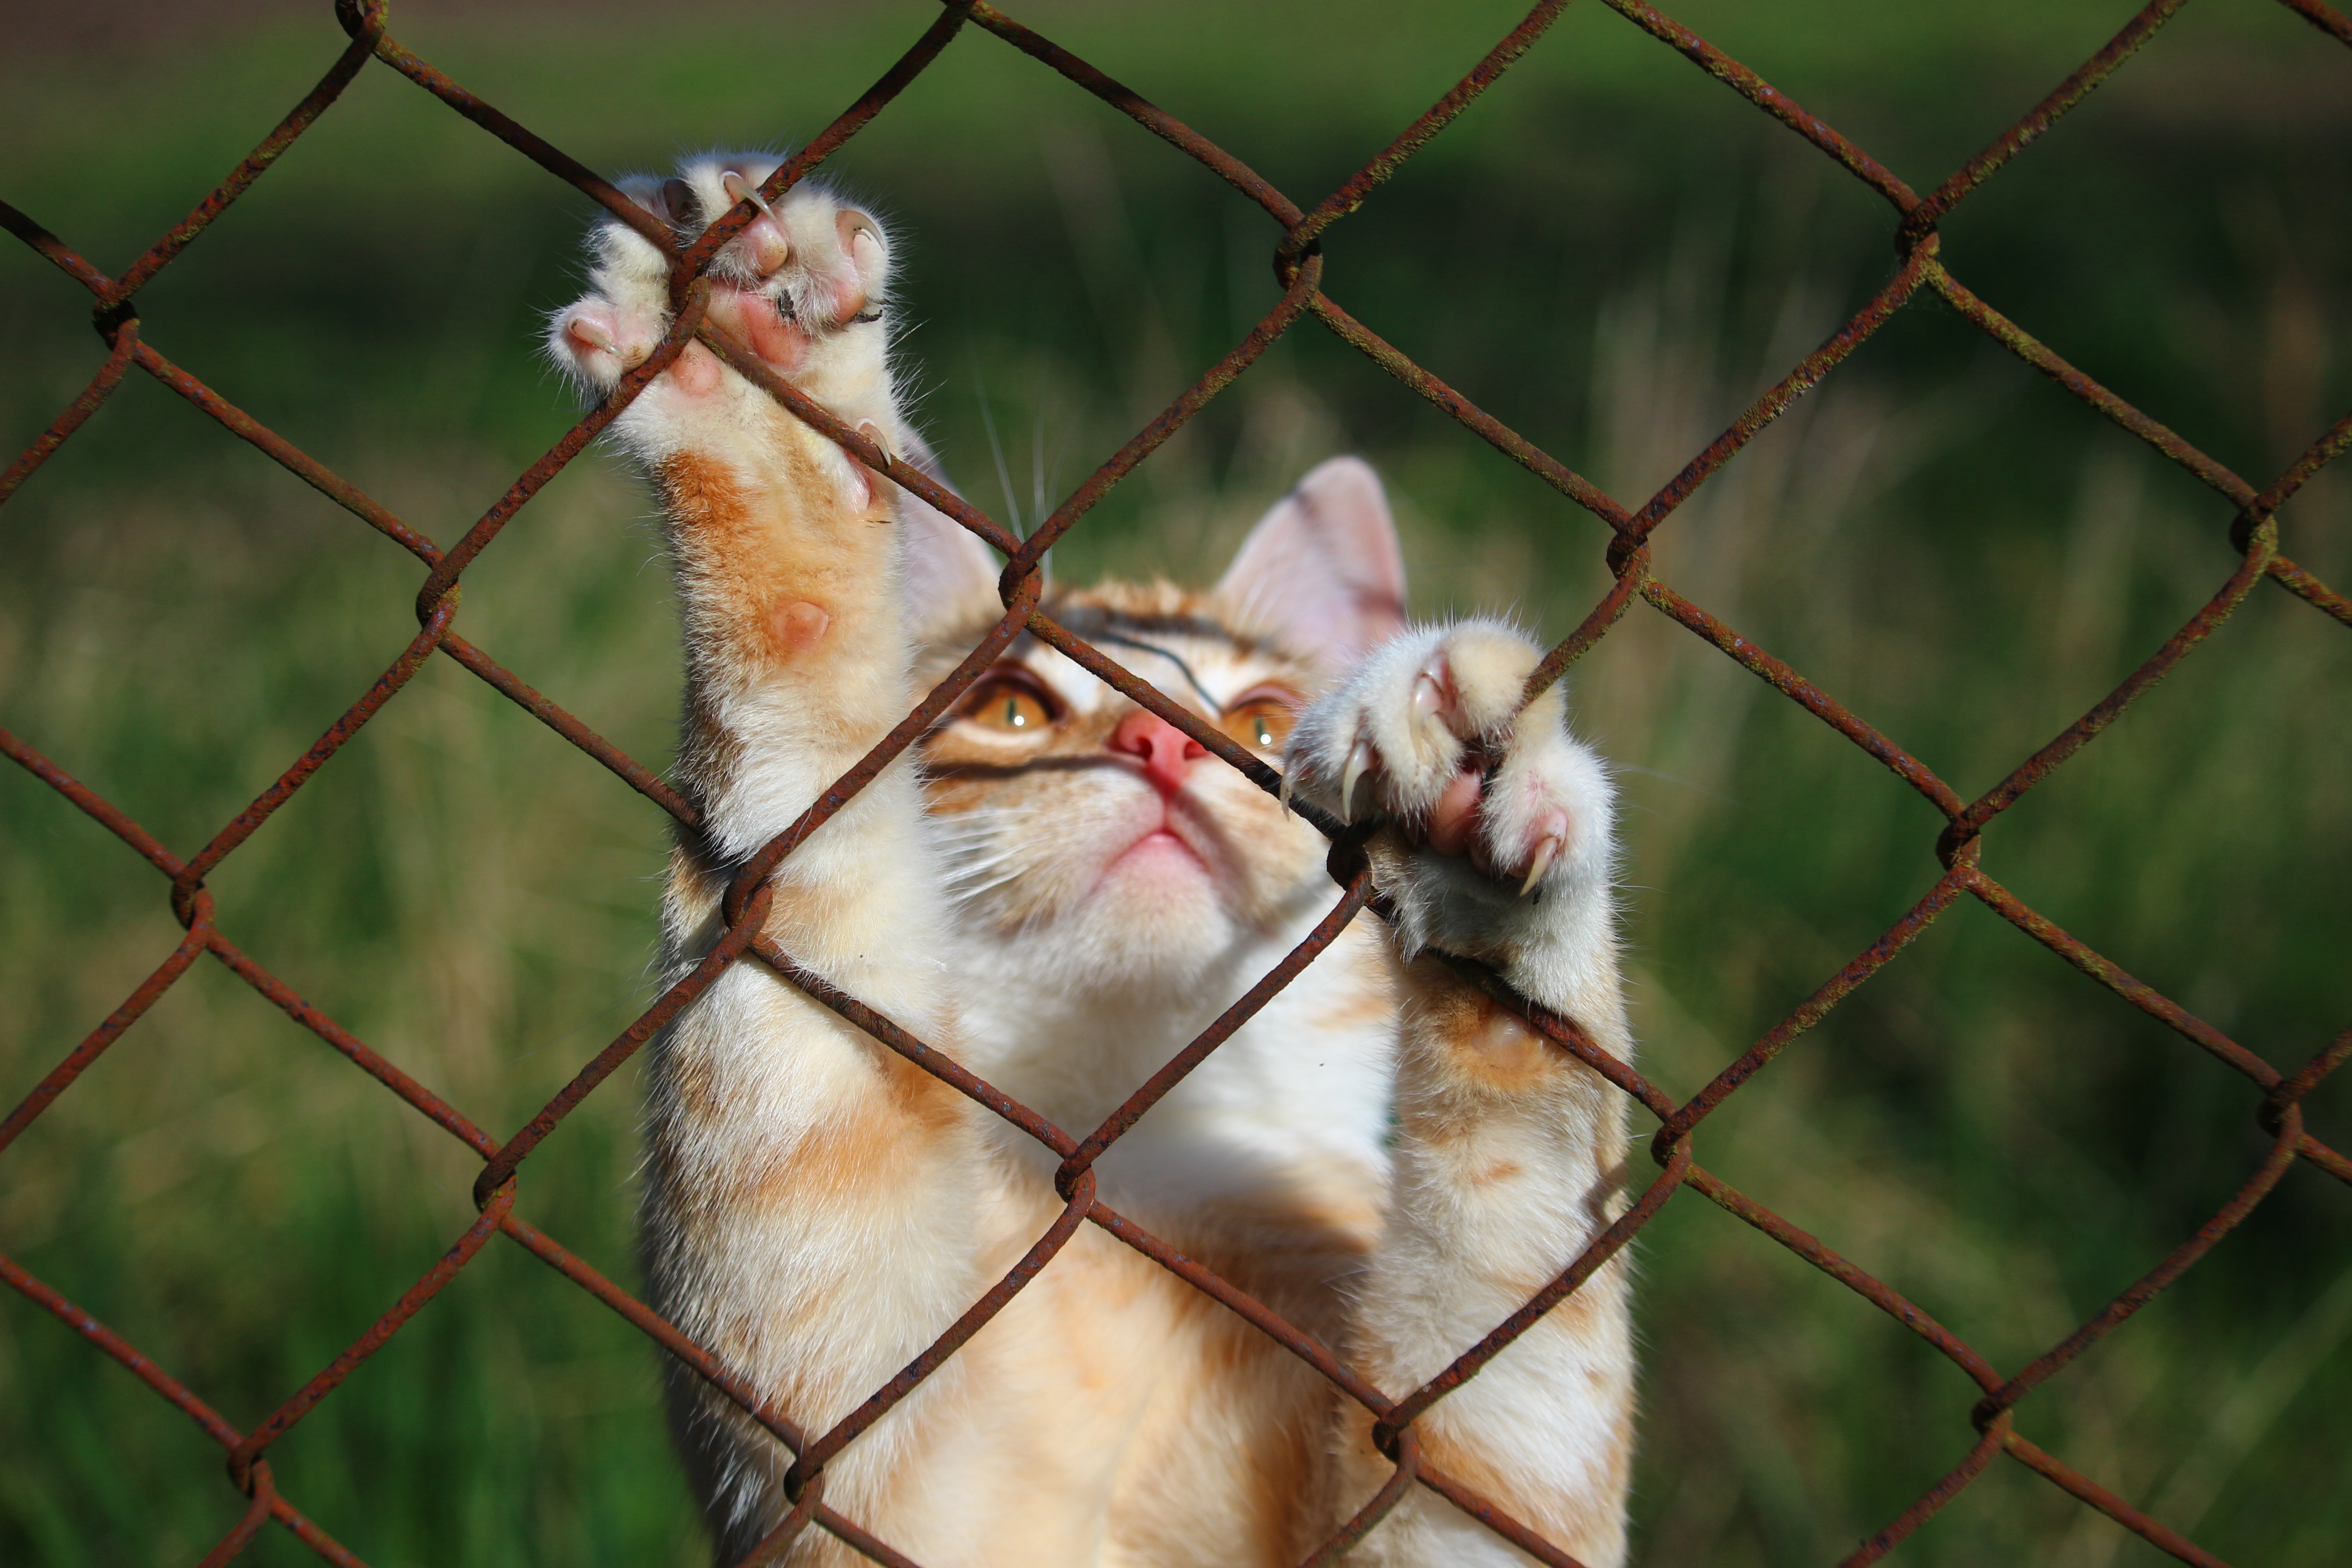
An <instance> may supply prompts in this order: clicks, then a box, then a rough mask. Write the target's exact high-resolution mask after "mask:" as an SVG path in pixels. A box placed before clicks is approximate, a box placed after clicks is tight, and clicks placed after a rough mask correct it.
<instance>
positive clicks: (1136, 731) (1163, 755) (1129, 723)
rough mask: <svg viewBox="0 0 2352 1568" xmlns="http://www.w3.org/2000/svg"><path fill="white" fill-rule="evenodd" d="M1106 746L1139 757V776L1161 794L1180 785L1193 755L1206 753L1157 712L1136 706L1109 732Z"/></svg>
mask: <svg viewBox="0 0 2352 1568" xmlns="http://www.w3.org/2000/svg"><path fill="white" fill-rule="evenodd" d="M1110 749H1111V750H1112V751H1114V752H1126V753H1127V754H1128V755H1129V756H1133V757H1140V758H1142V759H1143V776H1144V777H1145V778H1148V779H1150V781H1151V785H1152V787H1153V788H1154V789H1156V790H1158V791H1159V792H1160V794H1161V795H1174V794H1175V793H1176V792H1177V791H1179V790H1181V789H1182V788H1183V787H1184V776H1185V773H1186V772H1187V771H1188V769H1189V767H1190V765H1191V763H1192V759H1193V758H1194V757H1205V756H1207V755H1208V754H1209V753H1208V752H1207V750H1206V749H1205V748H1203V747H1202V744H1201V742H1198V741H1195V740H1194V739H1192V736H1190V735H1187V734H1186V733H1184V731H1181V730H1179V729H1178V728H1176V726H1175V725H1173V724H1171V723H1170V722H1169V721H1167V720H1165V719H1162V718H1161V717H1160V715H1159V714H1157V713H1151V712H1146V711H1144V710H1141V709H1138V710H1136V711H1135V712H1132V713H1130V714H1129V715H1128V716H1127V717H1126V718H1124V719H1121V720H1120V721H1118V729H1116V730H1113V731H1111V732H1110Z"/></svg>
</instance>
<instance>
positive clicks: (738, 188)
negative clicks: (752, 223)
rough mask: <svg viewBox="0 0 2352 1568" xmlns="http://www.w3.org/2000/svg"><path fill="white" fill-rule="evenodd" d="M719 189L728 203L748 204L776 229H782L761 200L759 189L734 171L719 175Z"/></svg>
mask: <svg viewBox="0 0 2352 1568" xmlns="http://www.w3.org/2000/svg"><path fill="white" fill-rule="evenodd" d="M719 187H720V188H721V189H722V190H724V191H725V192H726V193H727V199H728V200H729V201H730V202H750V203H751V205H753V206H755V207H757V208H758V209H759V210H760V216H762V217H764V218H766V219H767V220H768V221H769V222H770V223H772V224H775V226H777V227H778V228H782V226H783V224H782V221H780V220H779V219H778V218H777V216H776V215H775V214H774V213H773V212H772V211H771V210H769V207H768V204H767V203H766V202H765V201H763V200H761V196H760V187H759V186H757V185H755V184H752V183H751V181H749V180H747V179H745V178H744V177H743V176H742V175H740V174H737V173H736V172H735V171H734V170H732V169H730V170H728V171H727V172H726V173H725V174H721V175H719Z"/></svg>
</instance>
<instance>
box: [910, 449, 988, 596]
mask: <svg viewBox="0 0 2352 1568" xmlns="http://www.w3.org/2000/svg"><path fill="white" fill-rule="evenodd" d="M904 440H905V445H906V446H907V447H908V450H907V452H906V456H907V457H908V458H910V459H911V460H912V461H913V462H914V464H915V466H916V467H917V468H920V469H922V470H923V472H924V473H926V474H929V476H930V477H931V478H932V479H937V480H939V482H940V484H942V485H946V486H947V488H948V489H950V490H953V489H955V487H954V486H953V485H952V484H950V483H949V481H948V477H947V475H946V474H944V473H942V472H941V471H940V462H939V459H938V458H936V457H934V456H932V454H931V449H930V447H928V446H926V445H925V444H924V443H923V441H922V438H921V437H918V436H915V435H914V434H913V433H912V432H911V431H909V432H908V433H906V436H905V437H904ZM898 526H899V528H900V529H901V530H902V531H904V533H905V535H906V537H905V538H904V539H902V540H901V541H900V542H899V550H898V560H899V570H900V573H901V577H900V581H901V582H902V583H903V584H905V587H906V594H907V618H908V623H909V624H910V625H911V626H913V628H914V630H915V632H916V635H917V636H918V637H944V636H948V635H951V634H953V633H955V632H958V631H961V630H962V629H963V628H964V627H965V626H972V625H975V624H984V623H986V622H989V621H993V620H995V619H996V618H997V617H998V616H1002V615H1003V613H1004V605H1003V600H1002V599H1000V598H999V597H998V595H997V592H996V579H997V575H998V574H999V573H1001V572H1003V569H1004V568H1003V563H1001V562H999V561H998V560H997V559H996V552H994V551H993V550H991V549H990V548H989V547H988V546H987V545H985V544H983V543H982V542H980V537H979V536H978V535H977V534H975V533H973V532H972V531H971V530H970V529H968V528H966V527H964V526H963V524H961V523H960V522H958V521H956V520H955V519H953V518H951V517H950V516H948V515H947V514H946V513H945V512H943V511H940V510H939V509H938V508H937V507H934V506H932V505H931V504H930V503H929V501H926V500H923V499H922V498H921V497H920V496H918V495H916V494H915V492H914V491H912V490H900V491H899V492H898Z"/></svg>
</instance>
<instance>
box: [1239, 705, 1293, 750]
mask: <svg viewBox="0 0 2352 1568" xmlns="http://www.w3.org/2000/svg"><path fill="white" fill-rule="evenodd" d="M1297 719H1298V708H1297V699H1295V698H1292V697H1289V696H1286V695H1278V694H1276V693H1275V692H1270V691H1259V692H1253V693H1251V694H1250V695H1249V696H1247V697H1244V698H1243V699H1242V700H1240V701H1239V702H1236V703H1234V705H1233V706H1232V707H1231V708H1228V709H1226V710H1225V719H1224V725H1223V729H1224V731H1225V733H1226V734H1228V735H1231V736H1232V737H1233V738H1234V740H1236V741H1239V742H1241V743H1242V744H1243V745H1244V746H1247V747H1248V748H1249V749H1250V750H1252V751H1254V752H1274V751H1279V750H1281V748H1282V743H1283V742H1285V741H1287V740H1288V739H1290V726H1291V725H1292V724H1294V723H1296V722H1297Z"/></svg>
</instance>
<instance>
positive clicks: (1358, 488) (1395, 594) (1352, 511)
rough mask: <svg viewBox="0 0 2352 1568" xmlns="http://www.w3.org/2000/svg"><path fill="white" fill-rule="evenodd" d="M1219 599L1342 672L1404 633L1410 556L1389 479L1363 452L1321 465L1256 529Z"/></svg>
mask: <svg viewBox="0 0 2352 1568" xmlns="http://www.w3.org/2000/svg"><path fill="white" fill-rule="evenodd" d="M1217 595H1218V597H1220V598H1222V599H1223V600H1224V601H1225V602H1226V603H1228V604H1230V605H1234V607H1235V608H1236V609H1237V610H1238V611H1240V613H1241V615H1242V616H1243V618H1244V620H1246V621H1247V622H1248V623H1249V624H1250V625H1252V626H1261V627H1264V628H1265V629H1267V630H1269V631H1272V632H1274V633H1276V635H1277V636H1279V637H1281V638H1282V640H1283V641H1285V642H1286V643H1288V644H1290V645H1291V646H1292V647H1295V648H1296V649H1297V651H1298V652H1300V653H1304V654H1310V655H1313V656H1315V657H1316V658H1321V659H1323V660H1324V661H1326V662H1327V663H1328V664H1329V665H1330V666H1331V667H1332V668H1345V667H1347V666H1349V665H1351V664H1353V663H1355V661H1356V660H1357V659H1359V658H1362V657H1363V656H1364V655H1365V654H1366V653H1368V652H1369V651H1370V650H1371V649H1372V648H1373V647H1376V646H1377V645H1378V644H1380V643H1381V642H1382V641H1383V640H1385V639H1386V638H1388V637H1391V636H1393V635H1394V634H1396V633H1397V632H1399V631H1402V629H1403V628H1404V556H1403V554H1402V552H1401V551H1400V550H1399V549H1398V548H1397V532H1396V520H1395V519H1394V518H1392V517H1391V516H1390V515H1389V501H1388V497H1387V495H1386V494H1385V493H1383V492H1382V490H1381V477H1380V475H1378V474H1376V473H1374V472H1373V471H1372V466H1371V465H1370V463H1367V462H1366V461H1364V460H1363V459H1362V458H1331V459H1330V460H1329V461H1328V462H1324V463H1320V464H1318V465H1317V466H1316V467H1315V468H1313V469H1312V470H1311V471H1309V472H1308V474H1307V477H1306V478H1305V479H1301V480H1299V481H1298V488H1297V489H1294V490H1292V491H1291V492H1290V493H1289V494H1288V495H1286V496H1285V497H1283V498H1282V499H1281V500H1278V501H1276V503H1275V505H1274V510H1271V511H1269V512H1267V513H1266V514H1265V516H1264V517H1263V518H1260V519H1259V520H1258V524H1257V526H1256V527H1255V528H1254V529H1252V530H1250V536H1249V537H1248V538H1247V539H1245V540H1244V541H1243V542H1242V547H1241V550H1240V552H1238V553H1237V554H1235V555H1234V563H1233V564H1232V565H1231V566H1229V567H1227V568H1226V569H1225V574H1224V577H1223V579H1222V580H1221V581H1220V582H1219V583H1218V584H1217Z"/></svg>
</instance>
